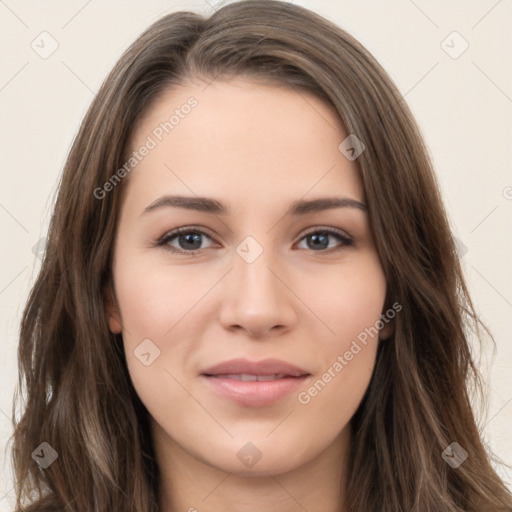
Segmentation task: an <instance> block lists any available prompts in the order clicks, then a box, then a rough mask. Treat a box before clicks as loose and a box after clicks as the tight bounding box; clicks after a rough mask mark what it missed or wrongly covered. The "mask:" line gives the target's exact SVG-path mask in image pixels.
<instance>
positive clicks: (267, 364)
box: [202, 359, 309, 380]
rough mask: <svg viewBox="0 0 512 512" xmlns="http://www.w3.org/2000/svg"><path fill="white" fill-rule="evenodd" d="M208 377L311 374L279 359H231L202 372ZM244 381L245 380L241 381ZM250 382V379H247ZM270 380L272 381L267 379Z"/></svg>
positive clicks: (295, 375)
mask: <svg viewBox="0 0 512 512" xmlns="http://www.w3.org/2000/svg"><path fill="white" fill-rule="evenodd" d="M202 375H207V376H220V375H222V376H233V375H239V376H243V375H245V376H250V375H255V376H262V377H264V376H276V378H277V377H279V378H283V377H302V376H304V375H309V372H308V371H306V370H304V369H302V368H299V367H297V366H295V365H292V364H291V363H287V362H285V361H281V360H279V359H263V360H261V361H251V360H249V359H231V360H230V361H225V362H223V363H219V364H216V365H215V366H212V367H210V368H207V369H206V370H204V371H203V372H202ZM239 380H243V379H239ZM246 380H248V379H246ZM266 380H270V379H266Z"/></svg>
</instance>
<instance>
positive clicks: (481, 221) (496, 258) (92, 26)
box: [0, 0, 512, 511]
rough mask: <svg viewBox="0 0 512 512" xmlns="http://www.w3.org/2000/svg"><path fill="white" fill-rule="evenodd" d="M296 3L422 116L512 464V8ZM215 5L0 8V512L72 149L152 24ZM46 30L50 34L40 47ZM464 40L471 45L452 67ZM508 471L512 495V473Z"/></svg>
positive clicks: (492, 435)
mask: <svg viewBox="0 0 512 512" xmlns="http://www.w3.org/2000/svg"><path fill="white" fill-rule="evenodd" d="M295 3H297V4H300V5H304V6H306V7H309V8H311V9H313V10H315V11H316V12H318V13H320V14H322V15H324V16H326V17H327V18H330V19H331V20H333V21H334V22H336V23H337V24H338V25H340V26H341V27H342V28H344V29H346V30H347V31H348V32H350V33H351V34H352V35H354V36H355V37H356V38H357V39H359V40H360V41H361V42H362V43H363V44H364V45H365V46H366V47H367V48H368V49H369V50H370V51H371V52H372V53H373V54H374V55H375V56H376V58H377V59H378V60H379V61H380V62H381V63H382V65H383V66H384V67H385V68H386V70H387V71H388V73H389V74H390V75H391V77H392V78H393V79H394V80H395V82H396V84H397V86H398V87H399V89H400V91H401V92H402V94H404V95H405V97H406V100H407V102H408V104H409V105H410V106H411V108H412V110H413V113H414V114H415V115H416V118H417V120H418V122H419V125H420V127H421V130H422V131H423V134H424V136H425V139H426V142H427V145H428V147H429V149H430V152H431V155H432V158H433V160H434V163H435V166H436V169H437V173H438V177H439V180H440V184H441V187H442V193H443V196H444V199H445V202H446V207H447V210H448V214H449V217H450V221H451V224H452V227H453V230H454V233H455V234H456V236H457V237H458V238H459V239H460V241H461V242H462V244H463V246H462V245H461V248H462V252H461V254H463V253H464V254H463V256H462V263H463V266H464V269H465V273H466V276H467V279H468V283H469V286H470V290H471V292H472V294H473V297H474V300H475V304H476V307H477V309H478V310H479V312H480V313H481V315H482V318H483V320H484V321H486V322H487V323H488V325H489V326H490V328H491V329H492V331H493V333H494V335H495V339H496V342H497V351H496V354H495V355H494V358H493V355H492V351H491V350H488V351H487V352H486V353H485V354H484V355H485V356H486V357H485V358H484V362H483V364H482V370H483V371H484V375H485V377H486V379H487V382H488V385H489V412H488V415H487V417H484V416H482V417H481V419H480V421H481V424H482V426H483V432H484V436H485V442H486V443H487V444H488V445H489V446H490V447H491V448H492V449H493V450H495V451H496V453H497V455H498V456H499V457H501V458H502V460H503V461H505V462H507V463H508V464H511V463H512V343H511V332H512V329H511V326H510V320H511V319H512V269H511V264H510V263H511V258H510V254H511V253H512V241H511V235H512V230H511V228H512V172H511V169H512V168H511V163H510V162H511V161H512V122H511V121H512V69H511V57H510V55H511V51H512V32H511V31H510V26H511V21H512V0H500V1H496V0H480V1H468V0H460V1H427V0H414V2H413V1H412V0H388V1H385V2H384V1H377V0H373V1H371V0H359V1H355V0H337V1H335V0H331V1H329V0H321V1H315V2H313V1H300V0H295ZM215 5H218V3H215V2H213V1H212V0H210V4H209V3H208V2H207V1H206V0H197V1H194V2H192V1H188V2H187V1H182V2H173V1H154V0H150V1H147V0H146V1H144V2H143V1H142V0H139V1H133V0H132V1H120V0H115V1H114V0H112V1H108V2H106V1H101V0H89V1H82V2H78V1H69V0H67V1H52V0H47V1H45V2H44V7H43V3H41V4H38V3H36V2H34V1H32V2H28V1H19V0H18V1H16V0H5V1H4V0H1V1H0V38H1V50H0V51H1V61H2V67H1V70H0V109H1V119H2V137H1V157H2V167H1V172H0V180H1V181H0V230H1V238H2V253H1V257H2V260H1V265H0V318H1V323H0V328H1V333H0V334H1V340H2V351H1V361H0V389H1V393H0V441H1V447H2V451H1V454H0V471H1V472H0V511H10V510H12V482H11V476H10V469H9V458H8V456H7V458H4V457H3V455H4V450H5V447H6V442H7V438H8V436H9V435H10V433H11V421H10V418H11V405H12V393H13V390H14V385H15V382H16V378H17V367H16V346H17V333H18V328H19V319H20V315H21V312H22V308H23V305H24V302H25V300H26V298H27V294H28V292H29V289H30V286H31V284H32V283H33V281H34V278H35V276H36V274H37V272H38V269H39V264H40V260H39V259H38V258H37V257H36V256H35V255H34V252H33V247H34V245H35V244H37V242H38V241H39V240H40V239H41V238H42V237H43V236H44V235H45V232H46V229H47V225H48V220H49V215H50V209H51V205H52V201H53V193H54V192H55V189H56V183H57V179H58V177H59V175H60V172H61V170H62V166H63V163H64V159H65V157H66V154H67V152H68V150H69V147H70V144H71V141H72V139H73V137H74V135H75V133H76V131H77V129H78V125H79V123H80V121H81V119H82V117H83V115H84V114H85V111H86V109H87V107H88V105H89V103H90V102H91V100H92V98H93V95H94V91H96V90H97V89H98V87H99V85H100V83H101V82H102V80H103V79H104V78H105V76H106V75H107V73H108V72H109V70H110V69H111V67H112V66H113V64H114V63H115V61H116V60H117V59H118V57H119V56H120V54H121V52H122V51H123V50H124V49H125V48H126V47H127V46H128V45H129V44H130V43H131V42H132V41H133V40H134V39H135V38H136V37H137V36H138V35H139V34H140V33H141V32H142V31H143V30H144V29H145V28H146V27H147V26H148V25H150V24H151V23H152V22H153V21H155V20H156V19H158V18H159V17H160V16H162V15H163V14H165V13H168V12H171V11H175V10H183V9H185V10H198V11H201V12H203V13H205V14H209V13H211V12H212V10H213V9H212V6H215ZM43 31H46V32H48V33H49V34H50V36H40V34H41V33H42V32H43ZM454 31H457V32H458V34H460V35H457V34H455V35H453V34H452V32H454ZM450 34H452V35H450ZM448 36H449V37H448ZM42 37H45V38H46V39H45V40H44V43H42V42H41V38H42ZM447 37H448V38H447ZM52 38H53V39H54V40H55V41H56V43H57V44H58V48H57V49H56V51H55V52H54V53H53V54H52V55H50V56H49V57H48V58H46V59H43V58H41V56H40V55H39V54H38V53H36V51H34V50H33V49H32V47H31V44H32V42H33V41H35V42H34V43H33V44H34V46H36V47H37V45H39V51H40V52H42V51H48V50H49V49H51V44H52ZM443 41H445V42H444V43H443ZM464 41H466V42H467V44H468V45H469V47H468V48H467V50H466V51H465V52H464V53H462V54H461V55H460V56H458V58H453V57H455V56H456V55H457V54H458V53H459V52H460V51H461V50H463V49H464V47H465V44H466V43H465V42H464ZM43 44H44V48H45V49H46V50H43ZM53 44H55V43H53ZM447 52H448V53H447ZM450 54H451V55H450ZM466 251H467V252H466ZM499 472H500V474H501V475H502V476H503V477H504V478H505V479H506V481H507V482H508V485H509V486H510V487H511V488H512V485H511V481H512V472H511V471H510V470H509V469H507V468H504V467H499Z"/></svg>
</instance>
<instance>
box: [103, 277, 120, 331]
mask: <svg viewBox="0 0 512 512" xmlns="http://www.w3.org/2000/svg"><path fill="white" fill-rule="evenodd" d="M105 309H106V311H105V313H106V315H107V318H108V328H109V329H110V331H111V332H112V333H113V334H119V333H120V332H122V330H123V325H122V323H121V314H120V312H119V306H118V305H117V300H116V298H115V292H114V290H113V286H112V282H109V284H108V286H107V289H106V293H105Z"/></svg>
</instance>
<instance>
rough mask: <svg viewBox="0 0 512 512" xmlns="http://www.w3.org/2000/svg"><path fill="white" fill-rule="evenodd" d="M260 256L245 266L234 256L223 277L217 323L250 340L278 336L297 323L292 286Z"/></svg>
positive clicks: (265, 252)
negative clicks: (218, 320) (240, 331)
mask: <svg viewBox="0 0 512 512" xmlns="http://www.w3.org/2000/svg"><path fill="white" fill-rule="evenodd" d="M269 253H270V251H263V253H262V254H261V255H260V256H259V257H258V258H257V259H256V260H255V261H253V262H251V263H248V262H247V261H245V260H244V259H243V258H241V257H239V256H238V254H235V255H234V268H233V269H232V270H231V272H229V274H228V275H227V276H226V280H227V281H226V282H225V286H224V293H223V296H222V307H221V314H220V321H221V323H222V325H223V327H224V328H225V329H228V330H231V331H237V330H244V331H245V332H246V333H247V335H249V336H250V337H251V338H263V337H268V336H269V335H271V334H272V333H275V334H282V333H284V332H287V331H289V330H291V329H293V328H294V327H295V325H296V323H297V318H298V316H297V310H296V308H297V307H298V306H297V304H298V303H299V302H300V301H298V300H297V298H296V297H295V295H294V293H293V285H290V284H289V283H287V279H286V275H285V273H284V272H283V271H282V270H281V271H280V270H279V269H278V268H277V265H276V264H275V260H273V259H272V258H270V257H267V254H269Z"/></svg>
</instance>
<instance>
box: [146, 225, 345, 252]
mask: <svg viewBox="0 0 512 512" xmlns="http://www.w3.org/2000/svg"><path fill="white" fill-rule="evenodd" d="M190 233H193V234H201V235H204V236H206V237H208V238H210V239H211V240H213V238H212V237H211V236H210V235H209V234H208V233H206V232H205V231H203V230H202V229H199V228H194V227H193V226H187V227H182V228H177V229H175V230H173V231H171V232H169V233H166V234H165V235H163V236H162V237H161V238H160V239H159V240H158V241H157V242H156V244H155V245H156V246H157V247H162V248H163V249H165V250H166V251H169V252H171V253H175V254H183V255H188V256H194V255H195V254H197V253H199V252H201V250H202V249H196V250H192V251H185V250H180V249H176V248H175V247H171V246H170V245H169V242H170V241H171V240H172V239H173V238H176V236H178V235H183V234H190ZM319 233H321V234H325V235H332V236H334V237H335V238H337V239H338V240H339V241H340V242H342V244H341V246H338V250H340V249H341V248H342V247H350V246H352V245H354V241H353V240H352V239H351V238H349V237H347V236H346V235H344V234H343V233H342V232H341V231H338V230H335V229H333V228H317V229H315V230H314V231H309V232H307V233H305V234H304V235H303V237H302V238H301V239H300V240H299V242H301V241H302V240H303V239H304V238H306V237H307V236H310V235H315V234H319ZM333 250H334V251H335V250H336V248H332V247H331V248H330V249H325V250H319V251H312V252H324V253H331V252H333Z"/></svg>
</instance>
